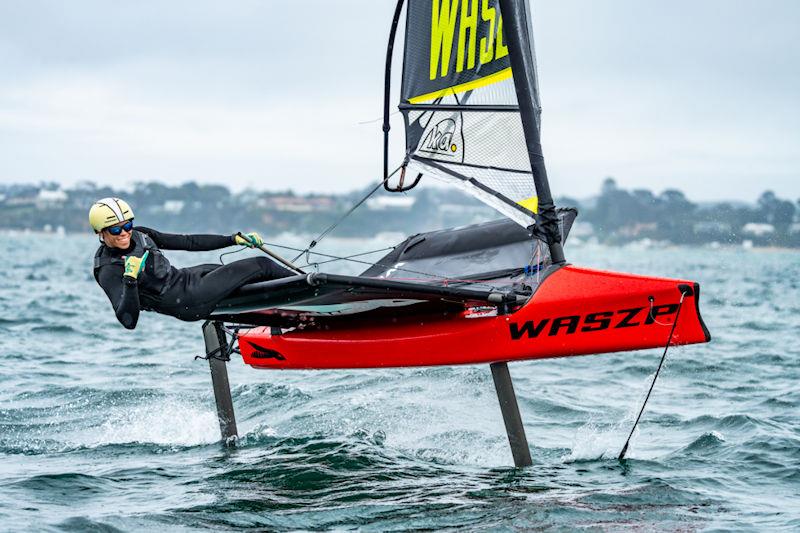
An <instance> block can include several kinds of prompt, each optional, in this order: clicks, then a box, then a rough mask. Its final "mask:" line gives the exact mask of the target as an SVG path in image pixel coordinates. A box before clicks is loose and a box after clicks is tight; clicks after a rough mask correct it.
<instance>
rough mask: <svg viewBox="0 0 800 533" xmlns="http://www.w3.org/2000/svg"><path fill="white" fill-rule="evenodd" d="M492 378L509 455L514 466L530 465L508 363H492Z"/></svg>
mask: <svg viewBox="0 0 800 533" xmlns="http://www.w3.org/2000/svg"><path fill="white" fill-rule="evenodd" d="M490 366H491V368H492V378H493V379H494V388H495V390H496V391H497V399H498V400H500V411H501V412H502V413H503V422H505V425H506V433H507V434H508V443H509V444H510V445H511V455H513V456H514V466H517V467H522V466H530V465H531V464H532V461H531V451H530V449H529V448H528V438H527V437H526V436H525V428H524V427H523V426H522V417H521V416H520V414H519V405H518V404H517V395H516V394H514V384H513V383H512V382H511V374H510V373H509V372H508V363H492V364H491V365H490Z"/></svg>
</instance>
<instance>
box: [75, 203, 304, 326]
mask: <svg viewBox="0 0 800 533" xmlns="http://www.w3.org/2000/svg"><path fill="white" fill-rule="evenodd" d="M89 224H91V226H92V228H93V229H94V232H95V233H96V234H97V235H98V236H99V237H100V248H98V249H97V253H96V254H95V256H94V277H95V279H96V280H97V283H98V284H99V285H100V286H101V287H102V288H103V290H104V291H105V293H106V295H107V296H108V299H109V300H111V305H112V306H113V307H114V312H115V313H116V315H117V319H118V320H119V321H120V323H121V324H122V325H123V326H125V327H126V328H128V329H133V328H135V327H136V322H137V321H138V319H139V311H140V310H145V311H156V312H158V313H163V314H165V315H170V316H174V317H176V318H179V319H181V320H187V321H191V320H200V319H204V318H207V317H208V315H209V314H210V313H211V312H212V311H213V310H214V308H215V307H216V306H217V304H218V303H219V302H220V301H221V300H222V299H223V298H225V297H226V296H228V295H230V294H231V293H232V292H234V291H235V290H236V289H238V288H239V287H241V286H242V285H245V284H247V283H252V282H256V281H265V280H270V279H275V278H282V277H286V276H291V275H293V274H294V272H292V271H291V270H289V269H287V268H285V267H283V266H281V265H279V264H277V263H275V262H274V261H272V260H270V259H268V258H267V257H251V258H248V259H242V260H240V261H234V262H232V263H229V264H227V265H215V264H204V265H197V266H194V267H189V268H180V269H179V268H175V267H173V266H172V265H170V263H169V261H168V260H167V258H166V257H165V256H164V254H163V253H161V250H162V249H164V250H188V251H191V252H197V251H204V250H218V249H220V248H226V247H228V246H233V245H234V244H238V245H241V246H247V247H250V248H254V247H260V246H262V245H263V244H264V243H263V241H262V239H261V237H260V236H259V235H258V233H247V234H244V235H243V234H241V233H237V234H236V235H175V234H170V233H161V232H159V231H156V230H154V229H150V228H145V227H141V226H137V227H136V228H134V226H133V210H132V209H131V207H130V205H128V203H127V202H125V201H124V200H120V199H119V198H103V199H102V200H98V201H97V202H95V204H94V205H92V207H91V209H90V210H89Z"/></svg>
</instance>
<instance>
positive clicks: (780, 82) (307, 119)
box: [0, 0, 800, 200]
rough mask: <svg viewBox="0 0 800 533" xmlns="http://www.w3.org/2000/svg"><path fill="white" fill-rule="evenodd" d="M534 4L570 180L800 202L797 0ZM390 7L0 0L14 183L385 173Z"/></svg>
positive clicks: (548, 134) (247, 182) (571, 184)
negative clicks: (608, 179)
mask: <svg viewBox="0 0 800 533" xmlns="http://www.w3.org/2000/svg"><path fill="white" fill-rule="evenodd" d="M533 7H534V32H535V38H536V45H537V55H538V62H539V74H540V87H541V92H542V104H543V107H544V114H543V132H542V135H543V145H544V150H545V158H546V161H547V166H548V171H549V174H550V177H551V185H552V189H553V191H554V193H555V194H556V195H560V194H568V195H571V196H577V197H584V196H588V195H590V194H594V193H595V192H597V190H598V189H599V186H600V182H601V180H602V179H603V178H604V177H605V176H608V175H612V176H614V177H616V178H617V181H618V182H619V183H620V185H622V186H624V187H647V188H651V189H654V190H657V191H660V190H663V189H664V188H667V187H677V188H680V189H682V190H683V191H684V192H686V193H687V195H688V196H689V197H690V198H692V199H696V200H705V199H717V198H729V199H741V200H754V199H755V197H756V196H757V195H758V194H760V193H761V192H762V191H763V190H764V189H766V188H771V189H773V190H774V191H775V192H776V193H777V194H778V195H779V196H783V197H789V198H792V199H797V198H799V197H800V40H798V39H797V35H798V31H800V2H797V1H796V0H762V1H757V0H748V1H743V0H692V1H687V0H671V1H669V2H662V1H655V0H652V1H645V0H614V1H611V0H605V1H602V2H600V1H591V0H539V1H536V2H534V6H533ZM393 9H394V1H393V0H380V1H378V0H363V1H339V0H336V1H334V0H328V1H321V0H318V1H304V2H298V1H284V2H277V1H269V0H260V1H255V0H238V1H236V2H222V1H209V0H193V1H167V0H160V1H152V0H139V1H136V2H123V1H120V0H104V1H90V0H76V1H71V2H63V1H56V0H52V1H37V0H25V1H21V0H20V1H13V0H5V1H3V2H0V182H5V183H8V182H21V181H39V180H54V181H60V182H64V183H74V182H76V181H79V180H85V179H90V180H95V181H97V182H99V183H109V184H116V185H123V184H128V183H131V182H133V181H137V180H151V179H158V180H162V181H165V182H170V183H178V182H183V181H187V180H197V181H199V182H213V183H223V184H226V185H229V186H231V187H233V188H235V189H241V188H243V187H246V186H253V187H257V188H270V189H276V188H289V187H291V188H294V189H295V190H299V191H311V190H317V191H343V190H350V189H353V188H356V187H363V186H365V185H366V184H368V183H370V182H372V181H374V180H375V179H378V176H379V174H380V171H381V170H380V169H381V157H382V155H381V147H382V140H381V135H380V125H381V124H380V120H377V119H378V118H379V117H380V116H381V113H382V94H383V61H384V59H383V55H384V50H385V46H386V37H387V32H388V29H389V24H390V22H391V16H392V12H393ZM400 62H401V61H400V55H399V54H398V55H397V56H396V60H395V69H396V70H397V71H399V69H400ZM394 101H395V102H396V101H397V99H395V100H394ZM395 118H396V119H398V118H399V117H398V116H396V117H395ZM394 124H395V129H394V130H393V132H395V133H396V135H395V144H394V147H395V148H394V154H399V153H400V151H401V147H402V132H401V129H400V121H399V120H395V122H394Z"/></svg>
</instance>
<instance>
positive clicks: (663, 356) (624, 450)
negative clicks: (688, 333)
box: [617, 291, 687, 461]
mask: <svg viewBox="0 0 800 533" xmlns="http://www.w3.org/2000/svg"><path fill="white" fill-rule="evenodd" d="M686 294H687V292H686V291H681V299H680V301H679V302H678V311H677V312H676V313H675V321H674V322H673V323H672V329H670V330H669V337H667V344H666V346H664V353H663V354H661V361H659V362H658V368H656V373H655V375H654V376H653V382H652V383H650V390H648V391H647V396H645V398H644V402H642V408H641V409H640V410H639V415H638V416H637V417H636V421H635V422H634V423H633V427H632V428H631V432H630V434H628V439H627V440H626V441H625V446H623V447H622V451H621V452H619V456H618V457H617V460H619V461H622V460H623V459H625V454H626V453H627V452H628V445H629V444H630V442H631V437H633V432H634V431H636V426H637V425H638V424H639V420H640V419H641V418H642V413H644V408H645V406H646V405H647V400H649V399H650V394H651V393H652V392H653V387H655V384H656V380H657V379H658V374H659V372H661V367H662V366H664V360H665V359H666V358H667V350H669V343H670V342H672V335H673V334H674V333H675V326H677V325H678V318H679V317H680V316H681V307H683V299H684V298H686Z"/></svg>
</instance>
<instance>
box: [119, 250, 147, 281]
mask: <svg viewBox="0 0 800 533" xmlns="http://www.w3.org/2000/svg"><path fill="white" fill-rule="evenodd" d="M149 254H150V251H149V250H148V251H145V253H144V255H142V257H134V256H127V257H125V274H123V275H124V276H125V277H126V278H131V279H136V278H138V277H139V273H140V272H141V271H142V270H144V265H145V262H146V261H147V256H148V255H149Z"/></svg>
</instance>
